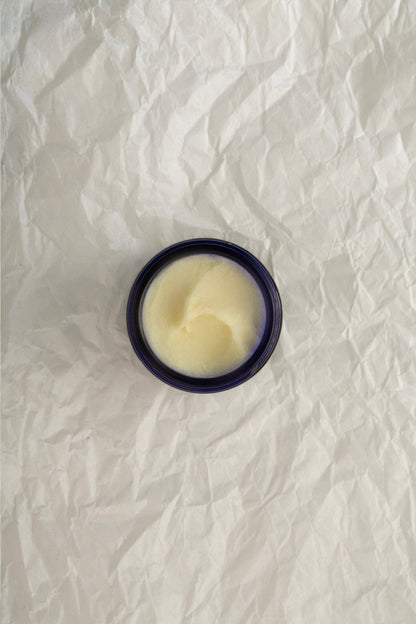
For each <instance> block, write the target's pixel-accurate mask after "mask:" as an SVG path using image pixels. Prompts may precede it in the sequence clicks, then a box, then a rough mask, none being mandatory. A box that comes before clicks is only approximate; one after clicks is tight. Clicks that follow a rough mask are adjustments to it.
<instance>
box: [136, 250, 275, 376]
mask: <svg viewBox="0 0 416 624" xmlns="http://www.w3.org/2000/svg"><path fill="white" fill-rule="evenodd" d="M265 314H266V313H265V304H264V299H263V296H262V293H261V291H260V289H259V287H258V285H257V283H256V281H255V280H254V278H253V277H252V276H251V275H250V273H249V272H248V271H246V270H245V269H243V268H242V267H241V266H240V265H239V264H237V263H236V262H234V261H232V260H229V259H228V258H226V257H224V256H220V255H215V254H209V253H202V254H193V255H189V256H186V257H183V258H180V259H178V260H175V261H173V262H172V263H171V264H169V265H168V266H167V267H166V268H164V269H163V270H162V271H161V272H160V273H159V274H157V275H156V277H155V278H154V279H153V280H152V282H151V283H150V285H149V287H148V289H147V292H146V293H145V297H144V301H143V306H142V310H141V319H142V327H143V332H144V336H145V338H146V340H147V342H148V345H149V347H150V348H151V350H152V351H153V353H154V354H155V355H156V356H157V357H158V358H159V359H160V360H161V361H162V362H163V363H164V364H166V365H167V366H168V367H170V368H171V369H173V370H175V371H177V372H179V373H183V374H185V375H188V376H190V377H199V378H203V377H205V378H207V377H215V376H219V375H224V374H226V373H228V372H230V371H233V370H234V369H236V368H237V367H239V366H240V365H241V364H243V363H244V362H246V361H247V360H248V358H249V357H250V355H251V354H252V353H253V351H254V350H255V349H256V347H257V346H258V344H259V342H260V339H261V337H262V333H263V330H264V324H265Z"/></svg>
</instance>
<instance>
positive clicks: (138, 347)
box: [127, 238, 282, 393]
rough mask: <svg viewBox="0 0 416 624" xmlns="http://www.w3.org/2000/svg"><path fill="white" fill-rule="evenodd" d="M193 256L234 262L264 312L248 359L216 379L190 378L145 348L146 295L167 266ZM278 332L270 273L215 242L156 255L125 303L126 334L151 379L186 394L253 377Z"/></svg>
mask: <svg viewBox="0 0 416 624" xmlns="http://www.w3.org/2000/svg"><path fill="white" fill-rule="evenodd" d="M195 254H214V255H218V256H223V257H225V258H228V259H229V260H233V261H234V262H237V263H238V264H239V265H240V266H241V267H242V268H243V269H245V270H246V271H248V272H249V273H250V274H251V276H252V277H253V278H254V279H255V281H256V283H257V285H258V287H259V289H260V291H261V293H262V295H263V299H264V304H265V309H266V319H265V324H264V331H263V334H262V336H261V339H260V342H259V344H258V346H257V347H256V349H255V350H254V352H253V353H252V355H251V356H250V357H249V358H248V360H246V361H245V362H244V363H243V364H241V366H239V367H238V368H236V369H234V370H232V371H230V372H228V373H226V374H224V375H219V376H217V377H190V376H189V375H184V374H182V373H178V372H177V371H175V370H172V369H171V368H169V367H168V366H166V364H164V363H163V362H162V361H161V360H160V359H159V358H158V357H157V356H156V355H155V354H154V353H153V351H152V350H151V348H150V347H149V345H148V343H147V341H146V337H145V335H144V331H143V325H142V321H141V312H142V306H143V301H144V297H145V294H146V291H147V289H148V287H149V286H150V284H151V282H152V281H153V280H154V278H155V277H156V276H157V275H158V273H159V272H160V271H162V270H163V269H164V268H165V267H166V266H167V265H168V264H170V263H171V262H175V261H176V260H179V259H180V258H184V257H185V256H190V255H195ZM281 328H282V302H281V299H280V295H279V291H278V290H277V287H276V284H275V283H274V281H273V278H272V277H271V275H270V273H269V272H268V271H267V269H266V268H265V267H264V266H263V264H262V263H261V262H260V261H259V260H257V258H255V257H254V256H253V255H252V254H251V253H249V252H248V251H246V250H245V249H243V248H242V247H239V246H238V245H235V244H234V243H228V242H227V241H223V240H217V239H215V238H194V239H191V240H186V241H182V242H180V243H176V244H175V245H172V246H171V247H167V248H166V249H164V250H163V251H161V252H160V253H158V254H157V255H156V256H154V257H153V258H152V259H151V260H150V261H149V262H148V263H147V264H146V266H145V267H144V268H143V269H142V270H141V271H140V273H139V275H138V276H137V278H136V280H135V282H134V284H133V286H132V288H131V291H130V295H129V299H128V303H127V330H128V334H129V338H130V342H131V344H132V346H133V349H134V351H135V352H136V355H137V356H138V358H139V359H140V360H141V361H142V363H143V364H144V365H145V366H146V368H147V369H148V370H149V371H150V372H151V373H153V375H155V376H156V377H158V378H159V379H161V380H162V381H164V382H165V383H167V384H169V385H170V386H173V387H174V388H179V389H180V390H186V391H188V392H198V393H209V392H221V391H222V390H229V389H230V388H234V387H235V386H239V385H240V384H242V383H244V382H245V381H247V380H248V379H250V378H251V377H253V375H255V374H256V373H258V371H259V370H260V369H261V368H262V367H263V366H264V365H265V364H266V362H267V360H268V359H269V358H270V356H271V354H272V353H273V351H274V349H275V347H276V345H277V341H278V340H279V336H280V330H281Z"/></svg>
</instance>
